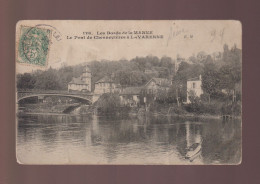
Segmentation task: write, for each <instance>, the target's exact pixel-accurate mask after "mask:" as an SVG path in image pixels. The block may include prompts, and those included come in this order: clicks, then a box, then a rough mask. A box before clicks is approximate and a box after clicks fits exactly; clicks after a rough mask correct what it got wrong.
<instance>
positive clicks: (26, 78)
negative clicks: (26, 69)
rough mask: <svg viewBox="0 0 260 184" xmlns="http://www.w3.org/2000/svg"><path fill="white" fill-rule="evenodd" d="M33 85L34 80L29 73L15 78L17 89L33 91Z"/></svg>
mask: <svg viewBox="0 0 260 184" xmlns="http://www.w3.org/2000/svg"><path fill="white" fill-rule="evenodd" d="M34 85H35V79H34V78H33V76H32V75H31V74H30V73H24V74H20V75H18V76H17V88H18V89H33V88H34Z"/></svg>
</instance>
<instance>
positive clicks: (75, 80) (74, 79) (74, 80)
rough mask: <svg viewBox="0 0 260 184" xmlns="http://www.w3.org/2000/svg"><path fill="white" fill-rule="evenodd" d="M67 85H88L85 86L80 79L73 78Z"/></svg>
mask: <svg viewBox="0 0 260 184" xmlns="http://www.w3.org/2000/svg"><path fill="white" fill-rule="evenodd" d="M69 84H85V85H88V84H86V82H85V81H83V80H82V78H81V77H73V78H72V81H70V82H69Z"/></svg>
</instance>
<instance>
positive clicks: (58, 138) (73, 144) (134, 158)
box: [17, 115, 241, 164]
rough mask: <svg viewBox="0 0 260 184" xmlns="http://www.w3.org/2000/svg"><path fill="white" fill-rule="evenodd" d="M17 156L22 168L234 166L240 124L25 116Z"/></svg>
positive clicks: (158, 119)
mask: <svg viewBox="0 0 260 184" xmlns="http://www.w3.org/2000/svg"><path fill="white" fill-rule="evenodd" d="M18 121H19V123H18V136H17V156H18V158H19V160H20V161H21V162H24V163H30V164H33V163H39V160H40V163H49V164H50V163H63V164H64V163H79V164H86V163H88V164H98V163H100V164H221V163H227V164H236V163H239V161H240V158H241V123H240V122H239V121H229V122H222V121H220V120H208V121H186V120H183V119H176V118H167V117H158V116H157V117H153V116H151V117H147V116H143V117H139V118H136V117H135V118H133V117H125V118H115V117H109V118H108V117H98V116H95V115H93V116H70V115H24V116H20V117H19V120H18Z"/></svg>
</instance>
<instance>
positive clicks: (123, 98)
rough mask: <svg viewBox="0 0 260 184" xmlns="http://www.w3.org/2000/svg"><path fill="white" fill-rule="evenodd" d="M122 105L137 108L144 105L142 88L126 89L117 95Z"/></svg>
mask: <svg viewBox="0 0 260 184" xmlns="http://www.w3.org/2000/svg"><path fill="white" fill-rule="evenodd" d="M119 96H120V102H121V104H122V105H126V106H130V107H137V106H139V105H142V104H144V98H145V97H144V95H143V87H127V88H124V89H122V91H121V92H120V94H119Z"/></svg>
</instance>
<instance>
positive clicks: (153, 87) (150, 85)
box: [145, 78, 171, 94]
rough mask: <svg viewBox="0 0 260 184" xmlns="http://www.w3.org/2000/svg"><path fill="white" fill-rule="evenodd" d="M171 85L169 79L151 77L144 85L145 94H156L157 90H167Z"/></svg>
mask: <svg viewBox="0 0 260 184" xmlns="http://www.w3.org/2000/svg"><path fill="white" fill-rule="evenodd" d="M170 85H171V81H170V80H169V79H165V78H152V79H151V80H150V81H148V82H147V83H146V85H145V91H146V93H147V94H157V93H158V91H159V90H166V91H168V90H169V88H170Z"/></svg>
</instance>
